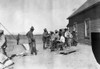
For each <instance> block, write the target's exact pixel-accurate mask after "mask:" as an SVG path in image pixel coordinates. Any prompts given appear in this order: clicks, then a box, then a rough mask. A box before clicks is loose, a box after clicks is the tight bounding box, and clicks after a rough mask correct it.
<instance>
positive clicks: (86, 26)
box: [85, 19, 90, 38]
mask: <svg viewBox="0 0 100 69" xmlns="http://www.w3.org/2000/svg"><path fill="white" fill-rule="evenodd" d="M89 23H90V19H87V20H85V38H89V35H90V32H89Z"/></svg>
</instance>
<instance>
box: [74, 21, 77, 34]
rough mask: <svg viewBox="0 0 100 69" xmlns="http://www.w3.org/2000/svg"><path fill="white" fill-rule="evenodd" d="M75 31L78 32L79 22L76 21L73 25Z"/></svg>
mask: <svg viewBox="0 0 100 69" xmlns="http://www.w3.org/2000/svg"><path fill="white" fill-rule="evenodd" d="M73 31H76V32H77V23H76V22H75V23H74V25H73Z"/></svg>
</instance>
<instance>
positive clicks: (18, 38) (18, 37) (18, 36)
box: [17, 34, 20, 45]
mask: <svg viewBox="0 0 100 69" xmlns="http://www.w3.org/2000/svg"><path fill="white" fill-rule="evenodd" d="M19 40H20V34H18V35H17V45H19Z"/></svg>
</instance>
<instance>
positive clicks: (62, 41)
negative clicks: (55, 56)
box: [42, 28, 78, 51]
mask: <svg viewBox="0 0 100 69" xmlns="http://www.w3.org/2000/svg"><path fill="white" fill-rule="evenodd" d="M42 41H43V49H46V48H50V49H51V51H55V50H63V49H64V48H68V47H71V46H77V43H78V41H77V32H76V31H72V32H70V31H69V29H67V28H65V29H59V30H55V31H54V32H53V31H50V33H48V31H47V29H46V28H45V29H44V32H43V37H42Z"/></svg>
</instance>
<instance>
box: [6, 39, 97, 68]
mask: <svg viewBox="0 0 100 69" xmlns="http://www.w3.org/2000/svg"><path fill="white" fill-rule="evenodd" d="M36 42H37V43H36V44H37V50H38V54H37V55H36V56H35V55H31V56H24V57H22V56H19V57H15V58H14V59H13V61H14V62H15V65H14V69H97V67H96V60H95V58H94V55H93V53H92V49H91V46H88V45H85V44H80V43H79V44H78V46H77V51H76V52H73V53H70V54H67V55H63V54H59V51H56V52H50V49H46V50H43V47H42V41H41V38H36ZM20 43H21V44H23V43H28V42H27V39H21V41H20ZM15 50H16V52H17V53H18V52H20V51H23V50H24V49H23V47H21V46H19V47H18V46H16V40H13V39H12V40H11V39H10V40H8V48H7V53H8V55H9V56H11V54H13V53H16V52H15Z"/></svg>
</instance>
